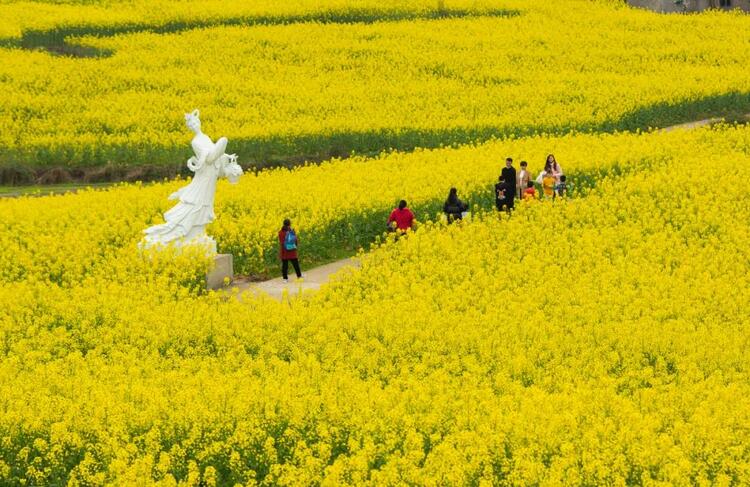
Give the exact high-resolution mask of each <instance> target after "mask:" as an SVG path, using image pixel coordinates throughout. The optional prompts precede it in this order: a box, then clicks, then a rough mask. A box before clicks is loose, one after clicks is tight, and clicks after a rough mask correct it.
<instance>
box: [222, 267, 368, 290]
mask: <svg viewBox="0 0 750 487" xmlns="http://www.w3.org/2000/svg"><path fill="white" fill-rule="evenodd" d="M289 267H290V269H289V270H290V271H292V274H291V276H290V277H289V282H284V280H283V279H281V277H278V278H276V279H271V280H269V281H262V282H243V281H236V282H234V283H233V284H232V287H236V288H238V289H239V293H238V296H241V295H242V293H244V292H246V291H250V292H252V293H263V294H267V295H268V296H271V297H272V298H274V299H278V300H282V299H283V298H284V293H285V292H286V294H287V296H288V297H289V298H296V297H299V296H300V295H304V294H306V293H308V292H311V291H317V290H318V289H320V287H321V286H322V285H323V284H325V283H327V282H329V281H330V279H331V276H333V275H334V274H336V273H338V272H339V271H342V272H341V274H340V275H341V276H343V275H345V274H346V270H349V271H354V270H356V269H358V268H359V261H358V260H357V259H356V258H351V259H343V260H339V261H336V262H331V263H330V264H326V265H323V266H320V267H315V268H313V269H309V270H305V267H304V262H302V279H300V280H297V278H296V277H293V276H294V270H293V269H291V266H289Z"/></svg>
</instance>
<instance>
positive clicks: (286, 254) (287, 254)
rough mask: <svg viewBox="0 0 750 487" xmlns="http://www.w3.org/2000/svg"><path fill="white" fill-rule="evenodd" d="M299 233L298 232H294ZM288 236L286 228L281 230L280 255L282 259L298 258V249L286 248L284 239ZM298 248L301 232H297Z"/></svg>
mask: <svg viewBox="0 0 750 487" xmlns="http://www.w3.org/2000/svg"><path fill="white" fill-rule="evenodd" d="M294 233H297V232H294ZM285 238H286V230H284V229H282V230H280V231H279V257H281V260H289V259H296V258H297V249H294V250H287V249H285V248H284V239H285ZM297 248H299V234H298V233H297Z"/></svg>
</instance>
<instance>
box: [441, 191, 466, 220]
mask: <svg viewBox="0 0 750 487" xmlns="http://www.w3.org/2000/svg"><path fill="white" fill-rule="evenodd" d="M468 209H469V205H467V204H466V203H464V202H463V201H461V200H460V199H459V198H458V190H457V189H456V188H451V190H450V193H448V199H447V200H445V204H444V205H443V212H444V213H445V215H446V216H447V217H448V223H453V222H454V221H456V220H461V219H462V217H463V215H462V213H463V212H464V211H466V210H468Z"/></svg>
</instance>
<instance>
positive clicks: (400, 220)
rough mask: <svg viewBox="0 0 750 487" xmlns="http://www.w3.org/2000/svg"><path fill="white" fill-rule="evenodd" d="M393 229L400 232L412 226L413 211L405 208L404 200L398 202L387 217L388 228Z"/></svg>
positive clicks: (404, 231)
mask: <svg viewBox="0 0 750 487" xmlns="http://www.w3.org/2000/svg"><path fill="white" fill-rule="evenodd" d="M394 225H395V227H396V228H395V230H397V231H399V232H400V233H406V231H407V230H409V229H410V228H412V229H413V228H414V213H412V211H411V210H410V209H409V208H407V204H406V200H401V201H399V202H398V208H394V209H393V211H392V212H391V216H389V217H388V230H389V231H393V230H394Z"/></svg>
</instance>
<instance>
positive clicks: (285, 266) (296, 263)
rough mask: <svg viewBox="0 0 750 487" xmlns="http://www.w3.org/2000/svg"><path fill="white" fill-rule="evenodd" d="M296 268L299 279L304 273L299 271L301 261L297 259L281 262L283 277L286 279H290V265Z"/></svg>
mask: <svg viewBox="0 0 750 487" xmlns="http://www.w3.org/2000/svg"><path fill="white" fill-rule="evenodd" d="M290 262H291V263H292V265H293V266H294V272H296V273H297V277H302V271H300V270H299V260H297V259H284V260H282V261H281V277H283V278H284V279H288V278H289V263H290Z"/></svg>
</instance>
